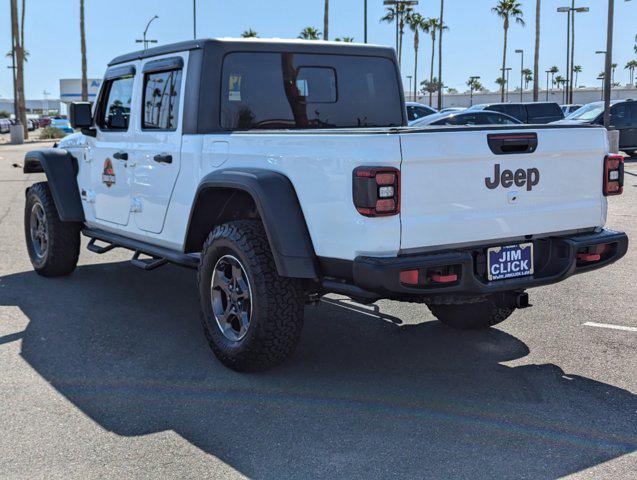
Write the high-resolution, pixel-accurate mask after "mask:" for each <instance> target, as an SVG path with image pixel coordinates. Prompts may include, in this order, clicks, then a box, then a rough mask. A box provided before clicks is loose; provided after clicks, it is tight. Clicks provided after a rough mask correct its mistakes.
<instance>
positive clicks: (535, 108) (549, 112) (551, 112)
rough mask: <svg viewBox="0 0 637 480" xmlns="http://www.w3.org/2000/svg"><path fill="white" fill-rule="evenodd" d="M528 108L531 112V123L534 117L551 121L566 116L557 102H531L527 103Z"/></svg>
mask: <svg viewBox="0 0 637 480" xmlns="http://www.w3.org/2000/svg"><path fill="white" fill-rule="evenodd" d="M526 109H527V111H528V112H529V122H530V123H532V122H533V120H534V119H538V120H544V121H549V120H551V119H553V120H559V119H561V118H563V117H564V113H563V112H562V109H561V108H560V106H559V105H558V104H557V103H529V104H527V105H526Z"/></svg>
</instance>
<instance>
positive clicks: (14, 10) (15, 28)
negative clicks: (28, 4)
mask: <svg viewBox="0 0 637 480" xmlns="http://www.w3.org/2000/svg"><path fill="white" fill-rule="evenodd" d="M24 7H25V0H22V12H21V13H22V16H21V19H20V24H18V2H17V0H11V30H12V32H13V36H12V38H13V45H14V49H13V53H12V56H13V55H15V65H16V70H15V82H16V84H15V86H16V89H15V90H16V100H17V103H18V111H17V112H14V113H15V117H16V119H19V120H20V123H21V124H22V127H23V129H24V138H25V139H28V138H29V130H28V128H27V114H26V102H25V96H24V62H25V49H24V18H25V16H24V12H25V10H24Z"/></svg>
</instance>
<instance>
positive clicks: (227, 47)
mask: <svg viewBox="0 0 637 480" xmlns="http://www.w3.org/2000/svg"><path fill="white" fill-rule="evenodd" d="M206 47H216V48H219V49H221V50H223V51H232V50H239V51H252V52H255V51H257V52H258V51H264V52H272V51H294V52H299V53H323V54H335V55H339V54H340V55H369V56H380V57H387V58H390V59H392V60H393V59H394V58H395V52H394V49H393V48H391V47H383V46H380V45H368V44H363V43H349V42H324V41H320V40H296V39H261V38H249V39H248V38H220V39H212V38H208V39H200V40H186V41H184V42H177V43H170V44H167V45H161V46H159V47H154V48H149V49H147V50H138V51H136V52H131V53H126V54H124V55H120V56H118V57H115V58H114V59H113V60H111V61H110V62H109V64H108V65H109V66H113V65H118V64H120V63H126V62H131V61H134V60H140V59H143V58H151V57H157V56H160V55H166V54H169V53H177V52H185V51H188V50H199V49H204V48H206Z"/></svg>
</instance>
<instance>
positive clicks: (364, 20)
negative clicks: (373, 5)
mask: <svg viewBox="0 0 637 480" xmlns="http://www.w3.org/2000/svg"><path fill="white" fill-rule="evenodd" d="M363 32H364V33H363V37H364V42H365V43H367V0H363Z"/></svg>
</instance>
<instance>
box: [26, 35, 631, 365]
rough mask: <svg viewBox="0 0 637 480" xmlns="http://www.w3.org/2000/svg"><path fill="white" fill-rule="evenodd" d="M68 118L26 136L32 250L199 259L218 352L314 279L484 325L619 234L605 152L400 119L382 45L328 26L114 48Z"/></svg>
mask: <svg viewBox="0 0 637 480" xmlns="http://www.w3.org/2000/svg"><path fill="white" fill-rule="evenodd" d="M70 117H71V122H72V124H73V126H74V127H75V128H81V131H82V133H81V134H79V133H78V134H73V135H71V136H69V137H67V138H65V139H63V140H62V141H61V142H60V143H59V145H58V146H57V148H53V149H43V150H38V151H33V152H30V153H28V154H27V155H26V159H25V164H24V170H25V172H27V173H29V172H44V173H46V176H47V181H46V182H43V183H36V184H34V185H33V186H31V187H30V188H29V189H28V190H27V193H26V211H25V232H26V242H27V246H28V251H29V255H30V258H31V261H32V263H33V266H34V268H35V270H36V271H37V272H38V273H39V274H41V275H44V276H58V275H68V274H70V273H71V272H72V271H73V270H74V268H75V266H76V264H77V260H78V255H79V249H80V234H83V235H85V236H86V237H88V238H89V239H90V241H89V243H88V249H89V250H91V251H92V252H95V253H100V254H101V253H105V252H107V251H109V250H111V249H113V248H116V247H122V248H126V249H129V250H131V251H133V252H134V255H133V258H132V263H133V265H135V266H137V267H140V268H143V269H145V270H152V269H154V268H157V267H160V266H162V265H164V264H166V263H167V262H172V263H176V264H179V265H184V266H187V267H191V268H194V269H198V282H199V296H200V303H201V311H202V318H203V324H204V328H205V333H206V335H207V337H208V340H209V343H210V345H211V347H212V350H213V351H214V353H215V354H216V356H217V357H218V358H219V360H220V361H221V362H223V363H224V364H225V365H227V366H228V367H230V368H233V369H236V370H240V371H245V370H255V369H263V368H267V367H270V366H273V365H276V364H278V363H280V362H282V361H283V360H284V359H286V358H287V357H288V356H289V355H290V354H291V353H292V352H293V350H294V348H295V346H296V344H297V342H298V340H299V336H300V334H301V327H302V324H303V311H304V305H305V304H306V303H308V302H316V301H317V299H319V298H320V296H322V295H324V294H327V293H337V294H342V295H346V296H349V297H351V298H352V299H355V300H357V301H360V302H375V301H377V300H379V299H381V298H388V299H393V300H404V301H409V302H417V303H424V304H426V305H427V306H428V307H429V308H430V309H431V310H432V312H433V313H434V315H435V316H436V317H437V318H438V319H439V320H440V321H442V322H444V323H446V324H448V325H450V326H452V327H457V328H485V327H489V326H492V325H494V324H496V323H499V322H502V321H503V320H504V319H506V318H507V317H508V316H509V315H510V314H511V313H512V312H513V311H514V310H515V309H516V308H523V307H526V306H528V296H527V293H525V291H526V290H527V289H529V288H531V287H536V286H540V285H547V284H551V283H555V282H559V281H561V280H564V279H565V278H567V277H569V276H571V275H573V274H578V273H584V272H587V271H590V270H593V269H596V268H600V267H603V266H606V265H609V264H610V263H612V262H614V261H616V260H618V259H619V258H621V257H622V256H623V255H624V254H625V253H626V250H627V247H628V239H627V237H626V235H625V234H624V233H620V232H614V231H609V230H605V229H604V228H603V227H604V223H605V221H606V207H607V204H606V202H607V198H606V197H608V196H610V195H617V194H620V193H621V192H622V185H623V159H622V158H621V157H618V156H614V155H609V154H608V142H607V136H606V131H605V130H604V129H603V128H600V127H589V126H571V125H541V126H539V125H515V126H504V127H500V126H487V127H442V128H439V127H425V128H420V129H410V128H407V127H406V125H407V115H406V111H405V103H404V97H403V90H402V85H401V81H400V75H399V71H398V68H397V64H396V60H395V55H394V51H393V50H392V49H389V48H384V47H378V46H366V45H356V44H337V43H329V42H311V41H310V42H303V41H272V40H271V41H264V40H252V39H251V40H196V41H188V42H183V43H177V44H173V45H166V46H161V47H157V48H152V49H148V50H145V51H140V52H135V53H131V54H128V55H123V56H120V57H117V58H115V59H114V60H113V61H112V62H111V63H110V64H109V66H108V69H107V70H106V74H105V77H104V82H103V84H102V89H101V92H100V94H99V96H98V99H97V102H96V103H95V105H94V107H93V108H92V107H91V105H90V104H88V103H77V104H73V105H72V106H71V107H70Z"/></svg>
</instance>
